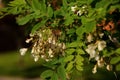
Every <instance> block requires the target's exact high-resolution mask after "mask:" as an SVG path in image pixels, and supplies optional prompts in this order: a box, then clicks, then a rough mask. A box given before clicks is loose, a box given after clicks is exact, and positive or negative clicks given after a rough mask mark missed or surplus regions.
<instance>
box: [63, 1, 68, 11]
mask: <svg viewBox="0 0 120 80" xmlns="http://www.w3.org/2000/svg"><path fill="white" fill-rule="evenodd" d="M62 2H63V7H64V9H66V8H67V6H68V4H67V0H62Z"/></svg>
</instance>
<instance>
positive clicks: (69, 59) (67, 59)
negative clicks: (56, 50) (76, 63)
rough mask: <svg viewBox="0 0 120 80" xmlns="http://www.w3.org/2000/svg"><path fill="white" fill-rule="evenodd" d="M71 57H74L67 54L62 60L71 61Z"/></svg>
mask: <svg viewBox="0 0 120 80" xmlns="http://www.w3.org/2000/svg"><path fill="white" fill-rule="evenodd" d="M73 58H74V56H73V55H69V56H67V57H65V59H64V62H69V61H72V59H73Z"/></svg>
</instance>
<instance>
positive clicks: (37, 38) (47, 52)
mask: <svg viewBox="0 0 120 80" xmlns="http://www.w3.org/2000/svg"><path fill="white" fill-rule="evenodd" d="M30 42H31V43H32V50H31V54H32V56H33V57H34V61H35V62H36V61H38V59H39V58H42V59H44V60H45V61H49V60H51V59H52V58H54V57H55V56H58V55H64V50H65V48H66V47H65V44H64V43H61V42H59V41H58V39H57V37H56V36H55V35H54V33H53V32H52V30H51V29H43V30H41V29H40V30H38V31H36V32H35V33H34V34H30V38H29V39H27V40H26V43H30ZM26 51H27V48H22V49H20V53H21V55H24V54H25V52H26Z"/></svg>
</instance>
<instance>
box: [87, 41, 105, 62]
mask: <svg viewBox="0 0 120 80" xmlns="http://www.w3.org/2000/svg"><path fill="white" fill-rule="evenodd" d="M105 47H106V42H105V41H103V40H98V41H97V42H96V43H95V44H93V43H91V44H89V45H88V46H87V49H86V52H87V53H88V54H89V55H90V59H91V58H95V60H99V52H100V51H102V50H103V49H104V48H105Z"/></svg>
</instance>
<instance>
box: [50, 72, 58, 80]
mask: <svg viewBox="0 0 120 80" xmlns="http://www.w3.org/2000/svg"><path fill="white" fill-rule="evenodd" d="M50 80H58V75H57V73H55V72H53V75H52V76H51V79H50Z"/></svg>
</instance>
